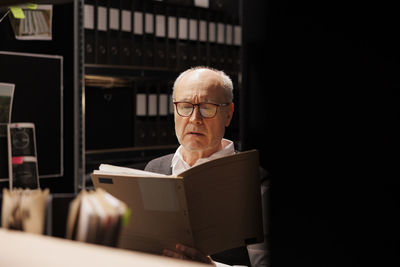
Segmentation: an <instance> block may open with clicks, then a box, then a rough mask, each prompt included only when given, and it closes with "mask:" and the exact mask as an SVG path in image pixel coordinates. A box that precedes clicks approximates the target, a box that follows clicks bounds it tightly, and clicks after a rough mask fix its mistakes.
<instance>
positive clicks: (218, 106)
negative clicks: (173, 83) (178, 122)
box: [173, 101, 231, 119]
mask: <svg viewBox="0 0 400 267" xmlns="http://www.w3.org/2000/svg"><path fill="white" fill-rule="evenodd" d="M173 103H174V105H175V110H176V113H178V115H179V116H181V117H186V118H187V117H190V116H192V114H193V111H194V107H195V106H198V108H199V113H200V115H201V117H202V118H205V119H212V118H214V117H215V116H217V113H218V108H220V107H226V106H229V105H230V104H231V103H224V104H216V103H211V102H201V103H198V104H193V103H190V102H186V101H174V102H173ZM179 103H186V104H190V105H192V111H191V112H190V114H189V115H187V116H184V115H181V114H180V113H179V111H178V104H179ZM202 104H211V105H214V106H216V107H217V109H216V110H215V114H214V116H212V117H205V116H203V114H201V109H200V105H202Z"/></svg>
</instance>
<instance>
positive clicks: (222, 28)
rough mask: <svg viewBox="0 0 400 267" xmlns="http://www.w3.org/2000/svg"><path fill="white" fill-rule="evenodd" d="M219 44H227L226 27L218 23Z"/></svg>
mask: <svg viewBox="0 0 400 267" xmlns="http://www.w3.org/2000/svg"><path fill="white" fill-rule="evenodd" d="M217 43H219V44H223V43H225V25H224V24H223V23H218V39H217Z"/></svg>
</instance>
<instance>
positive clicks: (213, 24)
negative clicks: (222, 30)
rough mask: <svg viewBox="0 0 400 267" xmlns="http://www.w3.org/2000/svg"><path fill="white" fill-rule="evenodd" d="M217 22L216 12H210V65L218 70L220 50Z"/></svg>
mask: <svg viewBox="0 0 400 267" xmlns="http://www.w3.org/2000/svg"><path fill="white" fill-rule="evenodd" d="M217 47H218V46H217V20H216V17H215V13H214V12H210V17H209V22H208V49H209V54H208V55H209V65H210V67H213V68H218V57H219V54H218V52H219V51H218V50H217Z"/></svg>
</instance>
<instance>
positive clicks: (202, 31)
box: [199, 20, 207, 42]
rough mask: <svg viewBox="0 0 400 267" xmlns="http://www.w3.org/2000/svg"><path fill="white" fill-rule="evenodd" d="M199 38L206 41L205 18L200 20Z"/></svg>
mask: <svg viewBox="0 0 400 267" xmlns="http://www.w3.org/2000/svg"><path fill="white" fill-rule="evenodd" d="M199 39H200V41H202V42H207V21H205V20H200V34H199Z"/></svg>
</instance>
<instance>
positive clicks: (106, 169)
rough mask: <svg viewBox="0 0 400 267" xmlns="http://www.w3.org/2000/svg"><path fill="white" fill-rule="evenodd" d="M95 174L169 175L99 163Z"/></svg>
mask: <svg viewBox="0 0 400 267" xmlns="http://www.w3.org/2000/svg"><path fill="white" fill-rule="evenodd" d="M94 173H95V174H101V173H106V174H121V175H123V174H125V175H129V174H130V175H138V176H145V177H171V176H170V175H165V174H160V173H155V172H148V171H142V170H138V169H132V168H127V167H119V166H114V165H109V164H101V165H100V167H99V170H95V171H94Z"/></svg>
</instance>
